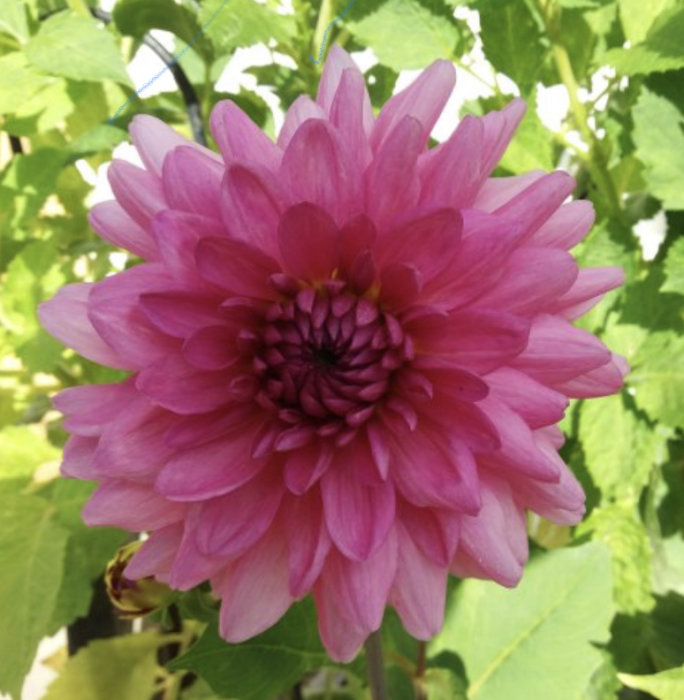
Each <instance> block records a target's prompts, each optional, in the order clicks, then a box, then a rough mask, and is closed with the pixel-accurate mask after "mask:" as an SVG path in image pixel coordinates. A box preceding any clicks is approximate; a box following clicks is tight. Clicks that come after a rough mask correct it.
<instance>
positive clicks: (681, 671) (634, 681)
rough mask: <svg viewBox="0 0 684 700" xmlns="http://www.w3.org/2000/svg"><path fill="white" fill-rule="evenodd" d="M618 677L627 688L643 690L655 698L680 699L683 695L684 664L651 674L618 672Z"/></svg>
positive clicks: (660, 699)
mask: <svg viewBox="0 0 684 700" xmlns="http://www.w3.org/2000/svg"><path fill="white" fill-rule="evenodd" d="M618 678H619V679H620V680H621V681H622V682H623V683H624V684H625V685H626V686H627V687H628V688H636V689H637V690H643V691H644V692H646V693H648V694H649V695H652V696H653V697H654V698H657V700H681V699H682V697H684V666H681V667H680V668H671V669H669V670H667V671H661V672H660V673H655V674H653V675H651V676H632V675H630V674H629V673H619V674H618Z"/></svg>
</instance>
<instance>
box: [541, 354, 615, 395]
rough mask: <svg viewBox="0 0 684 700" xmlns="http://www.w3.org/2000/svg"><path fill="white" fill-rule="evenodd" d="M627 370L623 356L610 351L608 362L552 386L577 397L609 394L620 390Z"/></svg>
mask: <svg viewBox="0 0 684 700" xmlns="http://www.w3.org/2000/svg"><path fill="white" fill-rule="evenodd" d="M628 372H629V365H628V364H627V361H626V360H625V358H624V357H622V356H620V355H616V354H615V353H612V354H611V359H610V361H609V362H606V363H605V364H603V365H601V366H600V367H597V368H596V369H592V370H589V371H588V372H583V373H582V374H579V375H577V376H575V377H573V378H572V379H568V380H566V381H564V382H559V383H557V384H554V388H555V389H557V390H558V391H562V392H563V393H565V394H567V395H568V396H572V397H573V398H578V399H588V398H593V397H596V396H610V395H611V394H614V393H615V392H617V391H620V389H621V388H622V385H623V384H624V380H625V377H626V376H627V374H628Z"/></svg>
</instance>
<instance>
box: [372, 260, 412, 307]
mask: <svg viewBox="0 0 684 700" xmlns="http://www.w3.org/2000/svg"><path fill="white" fill-rule="evenodd" d="M422 287H423V275H422V274H421V272H420V270H419V269H418V268H417V267H415V266H414V265H409V264H407V263H391V264H389V265H386V266H385V267H384V268H383V270H382V273H381V275H380V296H379V297H378V300H379V301H380V302H381V303H382V304H384V305H385V307H386V308H388V309H391V310H392V311H393V312H394V313H396V312H398V311H401V310H402V309H405V308H406V307H407V306H410V305H412V304H413V302H415V301H416V299H417V298H418V295H419V294H420V290H421V289H422Z"/></svg>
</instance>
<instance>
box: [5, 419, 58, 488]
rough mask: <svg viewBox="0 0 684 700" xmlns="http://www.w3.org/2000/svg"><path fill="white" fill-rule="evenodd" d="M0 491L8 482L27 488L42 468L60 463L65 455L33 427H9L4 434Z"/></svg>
mask: <svg viewBox="0 0 684 700" xmlns="http://www.w3.org/2000/svg"><path fill="white" fill-rule="evenodd" d="M0 454H1V455H2V464H1V465H0V489H3V490H4V488H5V484H4V482H6V481H13V482H16V483H18V485H20V486H23V485H25V484H27V483H28V482H29V481H30V480H31V477H32V476H33V473H34V472H35V471H36V469H38V467H40V466H42V465H45V464H48V463H53V465H56V464H58V463H59V461H60V457H61V452H60V450H58V449H57V448H56V447H53V446H52V445H51V444H50V443H49V442H48V441H47V438H46V435H45V431H44V430H42V429H41V427H39V426H33V425H8V426H5V427H4V428H3V429H2V430H0Z"/></svg>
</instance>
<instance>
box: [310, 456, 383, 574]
mask: <svg viewBox="0 0 684 700" xmlns="http://www.w3.org/2000/svg"><path fill="white" fill-rule="evenodd" d="M321 494H322V496H323V507H324V510H325V522H326V525H327V527H328V531H329V532H330V536H331V537H332V539H333V542H334V543H335V544H336V546H337V547H338V548H339V549H340V551H341V552H343V553H344V554H345V555H346V556H348V557H350V558H351V559H355V560H358V561H364V560H366V559H368V558H369V557H372V556H373V554H374V553H375V552H377V551H378V549H379V548H380V547H381V546H382V545H383V543H384V542H385V540H386V539H387V537H388V534H389V532H390V529H391V527H392V523H393V521H394V488H393V486H392V485H391V484H389V483H383V484H381V485H378V486H366V485H365V484H362V483H359V482H358V481H357V480H356V479H355V478H354V477H353V476H352V474H351V472H350V470H349V466H348V465H346V464H334V465H333V466H332V467H331V468H330V469H329V470H328V471H327V472H326V473H325V475H324V476H323V478H322V480H321Z"/></svg>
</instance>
